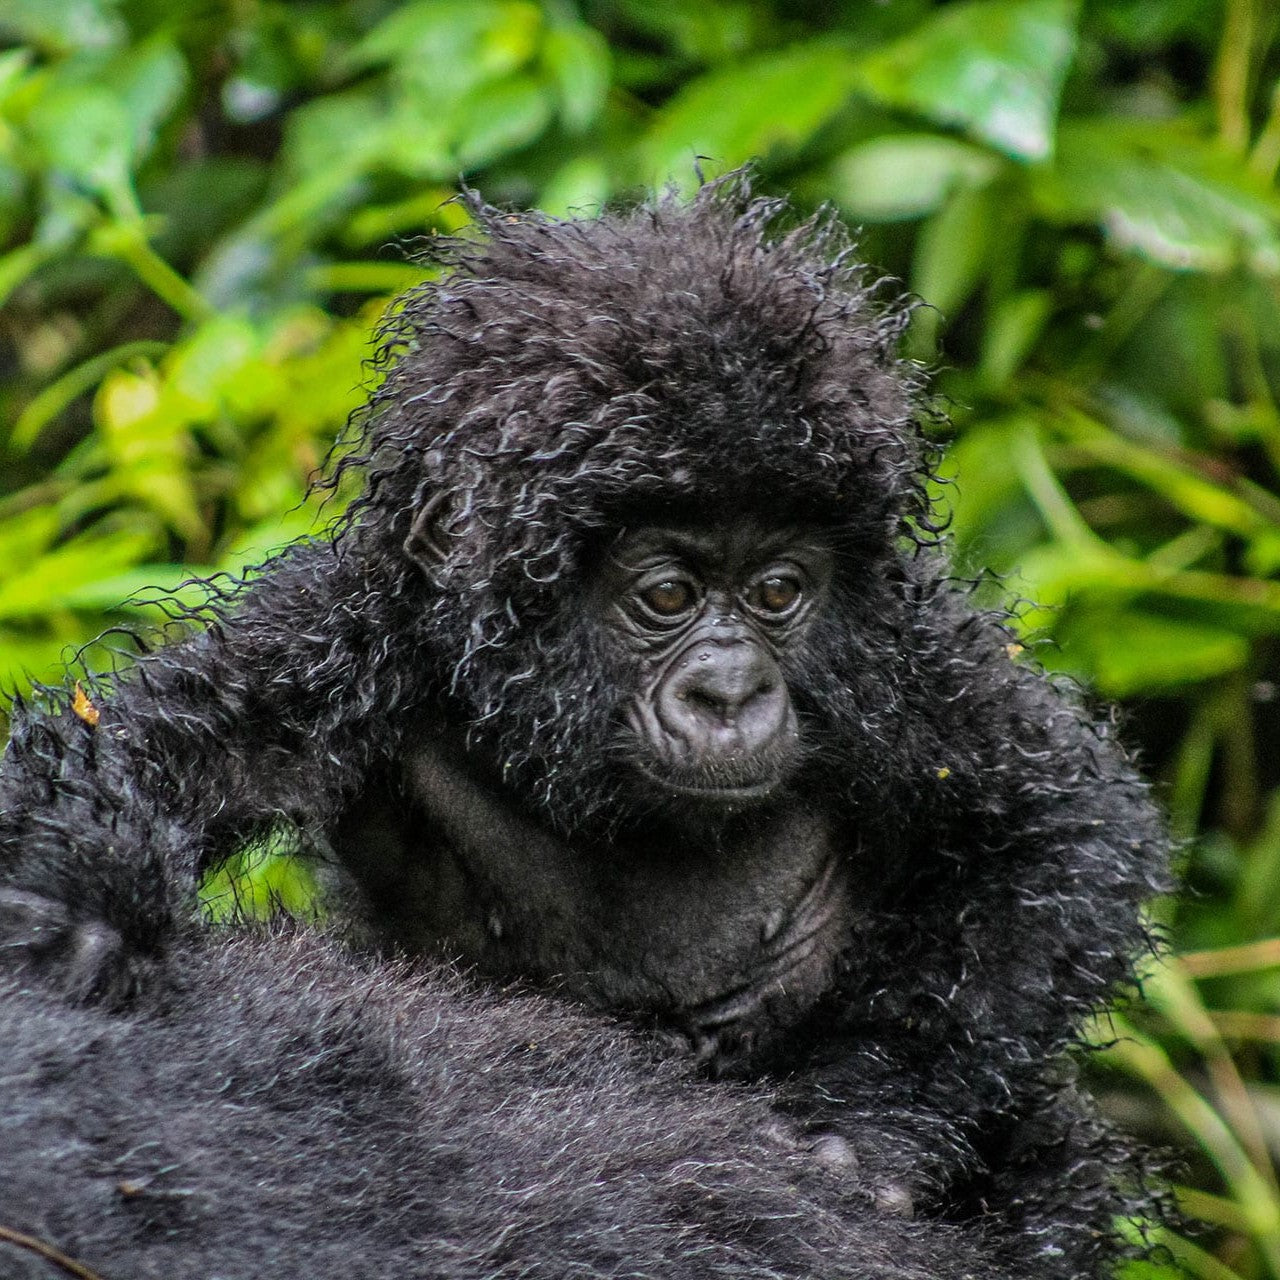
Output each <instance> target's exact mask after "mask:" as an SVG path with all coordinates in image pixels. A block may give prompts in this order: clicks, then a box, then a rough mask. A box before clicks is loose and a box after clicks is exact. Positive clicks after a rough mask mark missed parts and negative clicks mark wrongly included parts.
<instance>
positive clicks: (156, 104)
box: [104, 38, 187, 162]
mask: <svg viewBox="0 0 1280 1280" xmlns="http://www.w3.org/2000/svg"><path fill="white" fill-rule="evenodd" d="M104 79H105V81H106V82H107V83H108V84H109V85H110V86H111V87H112V88H113V89H114V90H115V92H116V94H117V95H118V97H119V99H120V102H121V104H122V105H123V107H124V111H125V115H126V117H127V118H128V121H129V154H130V158H131V160H133V161H135V162H136V161H137V160H138V159H140V158H142V157H144V156H146V155H147V154H148V152H150V150H151V148H152V147H153V146H154V145H155V140H156V129H157V128H158V126H159V125H160V124H161V123H162V122H163V121H164V120H166V119H168V117H169V115H170V113H171V112H172V111H173V109H174V107H175V106H176V105H177V103H178V102H179V100H180V99H181V97H182V92H183V90H184V89H185V88H186V84H187V64H186V61H185V59H184V58H183V56H182V54H181V53H179V51H178V49H177V46H176V45H174V44H172V43H171V42H170V41H168V40H164V39H160V38H155V39H152V40H148V41H147V42H146V43H145V44H142V45H139V46H138V47H137V48H136V49H132V50H130V51H129V53H127V54H125V55H123V56H122V57H120V58H117V59H116V60H115V61H113V62H112V64H111V65H110V67H109V68H108V69H107V72H106V74H105V76H104Z"/></svg>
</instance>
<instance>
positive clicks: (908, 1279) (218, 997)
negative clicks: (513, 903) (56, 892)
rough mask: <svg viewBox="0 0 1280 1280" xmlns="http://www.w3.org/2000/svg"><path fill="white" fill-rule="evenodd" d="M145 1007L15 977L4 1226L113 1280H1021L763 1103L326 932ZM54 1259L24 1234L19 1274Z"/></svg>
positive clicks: (246, 946)
mask: <svg viewBox="0 0 1280 1280" xmlns="http://www.w3.org/2000/svg"><path fill="white" fill-rule="evenodd" d="M173 959H174V965H175V969H176V970H177V971H178V972H179V973H180V974H181V982H180V985H179V986H178V987H176V988H165V989H163V990H161V991H158V992H156V991H153V992H152V993H151V994H150V995H149V996H148V997H147V998H145V1000H144V1001H143V1004H142V1007H140V1008H138V1009H135V1010H132V1011H131V1012H130V1013H129V1014H128V1015H127V1016H123V1017H122V1016H112V1015H108V1014H105V1013H103V1012H102V1011H100V1010H97V1009H92V1008H69V1007H68V1006H67V1005H66V1004H65V1002H63V1001H60V1000H58V999H56V998H53V997H50V996H48V995H44V994H41V993H38V992H35V991H31V990H26V991H23V990H20V989H15V988H14V987H12V986H10V985H7V984H0V1044H3V1045H4V1054H3V1057H2V1058H0V1091H3V1097H4V1100H5V1112H4V1128H3V1131H4V1142H3V1144H2V1145H0V1228H4V1227H7V1228H9V1229H10V1230H16V1229H19V1228H21V1230H22V1231H23V1233H24V1234H26V1235H29V1236H32V1237H34V1238H36V1239H38V1240H42V1241H44V1242H46V1243H52V1244H55V1245H56V1246H57V1247H58V1248H59V1249H60V1250H61V1251H62V1252H63V1253H65V1254H68V1255H70V1256H71V1257H72V1258H74V1259H76V1260H77V1261H78V1262H80V1263H81V1264H83V1265H86V1266H90V1267H92V1268H94V1269H95V1270H96V1271H98V1272H99V1273H100V1274H101V1275H102V1276H104V1277H107V1278H108V1280H125V1277H177V1276H184V1277H185V1276H194V1275H206V1276H217V1277H220V1278H221V1280H262V1277H268V1276H270V1277H297V1278H298V1280H303V1278H304V1277H305V1278H306V1280H350V1277H352V1276H357V1277H362V1276H380V1277H381V1276H386V1277H395V1276H406V1277H407V1276H424V1277H425V1276H429V1277H432V1280H452V1278H454V1277H456V1278H458V1280H463V1278H465V1280H474V1278H475V1277H478V1276H485V1277H491V1278H492V1280H514V1278H515V1277H522V1278H524V1277H528V1278H532V1277H545V1278H546V1280H563V1278H564V1277H567V1276H581V1277H606V1276H607V1277H619V1278H621V1277H636V1278H637V1280H638V1278H639V1277H646V1276H648V1277H653V1278H654V1280H686V1278H687V1280H717V1278H719V1280H727V1278H729V1277H738V1278H739V1280H747V1278H748V1277H776V1278H777V1280H783V1278H784V1277H794V1278H795V1280H807V1278H808V1277H811V1276H823V1277H830V1278H831V1280H839V1278H841V1277H847V1278H848V1280H999V1275H1000V1272H999V1271H998V1269H997V1268H996V1266H995V1263H994V1261H993V1260H992V1258H991V1257H990V1256H988V1255H986V1254H985V1253H984V1251H983V1249H982V1247H981V1241H980V1238H979V1237H978V1236H977V1234H976V1233H972V1232H969V1233H966V1232H963V1231H961V1230H959V1229H957V1228H953V1227H946V1226H943V1225H941V1224H932V1223H927V1224H926V1223H912V1222H904V1221H902V1220H900V1219H879V1218H877V1217H876V1216H875V1215H873V1214H872V1212H870V1211H869V1210H867V1209H866V1208H865V1207H863V1206H861V1205H860V1204H859V1203H858V1202H857V1201H856V1200H854V1199H852V1198H851V1197H850V1196H849V1195H848V1192H847V1189H845V1188H843V1187H842V1185H841V1180H840V1179H839V1178H838V1177H836V1176H834V1175H832V1174H830V1173H829V1172H826V1171H824V1170H823V1169H821V1168H820V1167H818V1166H816V1165H815V1164H814V1162H813V1161H812V1160H811V1159H808V1158H807V1157H806V1156H805V1155H804V1154H803V1152H802V1151H800V1150H799V1149H798V1148H797V1146H796V1144H795V1143H794V1142H793V1141H790V1140H789V1139H788V1137H787V1135H786V1134H785V1133H784V1132H782V1131H781V1130H780V1128H779V1126H777V1125H776V1124H775V1123H772V1122H771V1118H770V1116H771V1113H770V1110H769V1102H770V1099H769V1097H768V1095H767V1094H763V1093H761V1092H759V1091H755V1090H747V1089H734V1088H731V1087H729V1086H725V1085H719V1086H712V1085H707V1084H704V1083H701V1082H698V1081H695V1080H692V1079H690V1077H689V1073H688V1071H687V1070H686V1069H682V1068H681V1067H680V1066H679V1065H678V1064H676V1063H675V1062H673V1061H671V1060H667V1061H665V1062H662V1061H658V1060H656V1059H655V1057H654V1056H653V1054H652V1053H651V1052H649V1051H646V1050H645V1049H644V1048H643V1047H642V1046H640V1045H638V1044H637V1043H636V1042H635V1041H634V1040H631V1039H628V1038H627V1037H625V1036H623V1035H622V1034H620V1033H619V1032H617V1031H616V1030H615V1029H613V1028H611V1027H609V1026H608V1025H606V1024H605V1023H604V1022H603V1021H602V1020H600V1019H598V1018H596V1019H589V1018H587V1017H584V1016H582V1015H580V1014H577V1013H574V1012H573V1011H571V1010H569V1009H568V1008H567V1007H566V1006H565V1005H564V1004H563V1002H553V1001H550V1000H546V999H543V998H540V997H537V996H533V995H526V996H512V995H510V994H497V993H494V992H491V991H486V990H484V989H483V988H479V987H476V986H475V985H474V984H468V983H465V982H463V981H462V980H460V979H459V978H458V976H457V975H456V974H454V973H451V972H450V971H448V970H446V969H428V970H425V971H424V972H421V973H410V972H406V971H404V970H403V969H392V970H390V971H388V970H387V969H386V968H385V967H383V968H381V969H380V968H378V967H371V966H370V965H368V964H362V963H359V962H356V963H353V962H352V961H351V959H350V958H349V957H345V956H343V955H342V954H341V953H340V952H339V951H338V949H337V948H335V947H334V946H333V945H331V944H329V943H327V942H325V941H324V940H323V939H320V938H317V937H316V936H315V935H311V936H307V935H301V936H293V937H290V936H254V935H241V936H234V935H233V936H230V937H222V936H219V935H217V934H214V935H206V936H205V937H204V938H200V939H196V940H194V941H193V942H192V943H191V944H189V945H187V946H184V947H183V948H182V949H181V950H180V953H179V954H177V955H175V956H174V957H173ZM55 1274H56V1272H55V1270H54V1269H53V1268H52V1267H51V1266H50V1265H49V1264H48V1263H47V1262H46V1261H43V1260H41V1258H40V1257H39V1256H38V1255H37V1254H35V1253H33V1252H31V1251H29V1250H27V1249H19V1248H16V1247H6V1245H5V1244H4V1242H3V1237H0V1275H3V1276H5V1277H6V1280H28V1277H29V1278H30V1280H52V1277H53V1276H54V1275H55Z"/></svg>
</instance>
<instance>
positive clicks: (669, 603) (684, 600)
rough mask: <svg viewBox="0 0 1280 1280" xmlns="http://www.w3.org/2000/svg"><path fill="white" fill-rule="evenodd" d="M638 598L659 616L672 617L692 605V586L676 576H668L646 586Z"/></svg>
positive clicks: (686, 610) (685, 611)
mask: <svg viewBox="0 0 1280 1280" xmlns="http://www.w3.org/2000/svg"><path fill="white" fill-rule="evenodd" d="M640 599H641V600H643V601H644V603H645V604H646V605H647V606H648V607H649V608H650V609H652V610H653V612H654V613H656V614H658V615H659V617H663V618H674V617H676V616H677V614H681V613H687V612H688V611H689V609H690V608H691V607H692V606H693V588H692V587H691V586H690V585H689V584H688V583H687V582H681V581H680V580H679V579H678V578H668V579H664V580H663V581H662V582H655V583H654V584H653V586H651V587H646V588H645V589H644V590H643V591H642V592H641V593H640Z"/></svg>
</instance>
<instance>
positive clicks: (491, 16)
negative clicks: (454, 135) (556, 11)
mask: <svg viewBox="0 0 1280 1280" xmlns="http://www.w3.org/2000/svg"><path fill="white" fill-rule="evenodd" d="M543 21H544V19H543V14H542V10H541V9H540V7H539V6H538V5H536V4H532V3H528V0H418V3H414V4H406V5H401V6H400V7H399V8H396V9H393V10H392V12H391V14H390V15H389V16H388V17H387V18H386V19H384V20H383V21H382V22H380V23H379V24H378V25H377V26H376V27H375V28H374V29H373V30H372V31H371V32H369V34H368V35H367V36H365V38H364V39H363V40H362V41H360V43H359V44H358V45H356V47H355V48H354V49H353V50H352V51H351V52H350V54H349V55H348V58H347V64H348V66H349V67H350V69H352V70H358V69H362V68H364V67H367V66H371V65H376V64H378V63H384V62H390V63H392V64H394V65H395V67H396V69H397V72H398V74H399V75H400V76H401V77H403V79H404V81H405V82H406V83H408V84H411V85H412V86H413V87H414V90H415V92H417V93H418V94H419V95H420V96H422V97H424V98H425V99H426V100H428V101H430V102H434V103H444V104H447V103H451V102H453V101H456V99H457V98H458V97H460V96H461V95H463V94H466V93H469V92H471V91H472V90H473V89H475V88H477V87H478V86H480V85H483V84H487V83H489V82H490V81H493V80H498V79H501V78H503V77H505V76H507V75H509V74H511V73H512V72H513V71H516V70H518V69H519V68H521V67H523V66H525V65H527V64H528V63H529V61H530V60H531V59H532V58H533V56H534V54H535V53H536V52H537V49H538V41H539V37H540V35H541V32H542V26H543Z"/></svg>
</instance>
